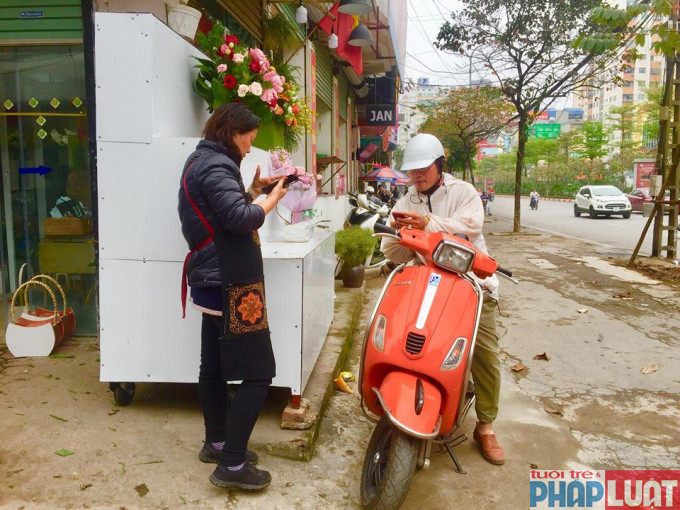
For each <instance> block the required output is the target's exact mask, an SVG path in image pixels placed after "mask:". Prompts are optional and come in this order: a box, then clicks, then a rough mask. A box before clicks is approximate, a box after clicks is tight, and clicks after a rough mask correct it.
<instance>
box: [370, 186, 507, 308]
mask: <svg viewBox="0 0 680 510" xmlns="http://www.w3.org/2000/svg"><path fill="white" fill-rule="evenodd" d="M429 198H430V205H429V206H428V197H427V196H426V195H423V194H422V193H418V192H417V191H416V189H415V188H414V187H410V188H409V190H408V192H407V193H406V194H405V195H404V196H403V197H401V198H400V199H399V200H398V201H397V203H396V204H395V205H394V207H393V208H392V210H393V211H404V212H408V211H410V212H416V213H418V214H421V215H428V216H429V217H430V222H429V223H428V224H427V227H426V228H425V230H427V231H429V232H446V233H448V234H456V233H462V234H465V235H467V236H468V238H469V239H470V242H471V243H472V244H473V245H474V247H475V248H476V249H477V250H479V251H481V252H483V253H486V254H488V253H489V252H488V251H487V249H486V242H485V241H484V235H483V234H482V226H483V225H484V208H483V206H482V201H481V199H480V198H479V194H478V193H477V191H476V190H475V188H474V187H473V186H472V184H470V183H468V182H465V181H461V180H460V179H456V178H455V177H453V176H451V175H450V174H446V173H445V174H444V184H443V185H442V186H440V187H439V188H438V189H437V191H435V192H434V193H433V194H432V195H431V196H430V197H429ZM430 207H431V209H432V210H430ZM392 221H394V217H393V216H392V214H390V217H389V218H388V220H387V224H388V225H390V224H391V222H392ZM380 249H381V250H382V252H383V253H384V254H385V256H386V257H387V258H388V259H390V260H392V261H393V262H397V263H403V262H408V261H410V260H411V259H412V258H413V256H414V253H413V252H412V251H411V250H409V249H408V248H405V247H403V246H400V245H399V244H397V242H396V241H395V240H393V239H389V238H383V240H382V243H381V245H380ZM473 276H474V275H473ZM475 279H476V280H477V281H479V283H480V284H481V286H482V287H483V288H484V289H486V290H488V291H489V293H490V294H491V296H492V297H493V298H494V299H498V277H497V276H496V275H493V276H491V277H489V278H485V279H483V280H482V279H479V278H476V277H475Z"/></svg>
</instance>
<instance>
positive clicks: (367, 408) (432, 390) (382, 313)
mask: <svg viewBox="0 0 680 510" xmlns="http://www.w3.org/2000/svg"><path fill="white" fill-rule="evenodd" d="M375 231H376V235H378V236H380V237H385V236H388V237H393V238H394V239H396V240H398V242H399V243H400V244H401V245H402V246H405V247H407V248H410V249H411V250H414V251H416V252H417V253H419V254H420V255H421V257H422V258H423V259H424V261H425V263H424V265H420V266H408V267H406V266H405V265H404V264H402V265H400V266H398V267H397V268H396V269H395V270H394V271H393V272H392V273H391V274H390V276H389V277H388V279H387V281H386V282H385V286H384V288H383V290H382V294H381V295H380V298H379V299H378V303H377V304H376V307H375V309H374V311H373V315H372V316H371V320H370V322H369V325H368V327H367V329H366V336H365V338H364V345H363V352H362V356H361V371H360V377H359V391H360V394H361V405H362V409H363V411H364V413H365V414H366V416H367V417H369V418H370V419H372V420H374V421H377V425H376V427H375V429H374V430H373V434H372V435H371V438H370V441H369V444H368V448H367V450H366V455H365V458H364V464H363V469H362V473H361V503H362V505H363V507H364V508H370V509H375V508H380V509H384V510H388V509H396V508H399V507H400V506H401V504H402V502H403V501H404V498H405V497H406V494H407V492H408V489H409V485H410V483H411V480H412V477H413V475H414V472H415V470H416V469H421V468H428V467H429V464H430V460H429V458H430V453H431V450H432V445H433V444H435V445H439V446H440V448H441V449H443V450H446V452H448V454H449V456H450V457H451V459H452V460H453V462H454V464H455V466H456V469H457V470H458V472H460V473H464V471H463V468H462V466H461V464H460V462H459V461H458V459H457V458H456V456H455V454H454V453H453V450H452V448H453V447H454V446H456V445H458V444H460V443H462V442H463V441H465V440H467V436H466V435H465V434H458V433H457V431H458V429H459V427H460V426H461V424H462V423H463V420H464V419H465V416H466V415H467V413H468V411H469V410H470V408H471V407H472V404H473V403H474V399H475V397H474V390H473V389H472V388H471V387H470V386H472V383H470V382H468V381H469V380H470V371H471V366H472V356H473V352H474V348H475V339H476V335H477V328H478V326H479V320H480V315H481V311H482V301H483V290H482V288H481V286H480V284H479V283H478V282H477V280H475V279H474V278H473V277H472V276H470V274H468V273H469V272H470V271H471V272H472V273H474V274H475V275H476V276H477V277H479V278H486V277H489V276H491V275H493V274H494V273H496V272H498V273H499V274H503V275H506V276H508V277H511V275H512V274H511V273H510V272H509V271H506V270H504V269H502V268H500V267H499V266H498V264H497V263H496V261H495V260H494V259H492V258H491V257H489V256H488V255H485V254H484V253H482V252H479V251H477V250H476V249H475V248H474V247H473V245H472V244H471V243H470V242H469V241H468V240H467V239H466V238H465V236H463V235H462V234H457V235H455V236H453V235H449V234H445V233H442V232H437V233H435V232H425V231H422V230H416V229H409V228H406V227H404V228H402V229H401V230H399V231H397V230H394V229H392V228H389V227H385V226H382V225H380V224H377V225H376V226H375ZM461 236H462V237H461ZM513 281H514V280H513Z"/></svg>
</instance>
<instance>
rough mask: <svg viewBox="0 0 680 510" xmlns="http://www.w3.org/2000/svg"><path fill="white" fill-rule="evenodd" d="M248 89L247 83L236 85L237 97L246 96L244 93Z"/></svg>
mask: <svg viewBox="0 0 680 510" xmlns="http://www.w3.org/2000/svg"><path fill="white" fill-rule="evenodd" d="M249 90H250V87H248V85H239V86H238V97H246V94H247V93H248V91H249Z"/></svg>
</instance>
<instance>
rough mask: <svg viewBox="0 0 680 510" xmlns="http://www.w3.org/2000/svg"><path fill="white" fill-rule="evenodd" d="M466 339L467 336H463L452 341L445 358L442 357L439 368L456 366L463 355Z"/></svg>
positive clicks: (449, 368)
mask: <svg viewBox="0 0 680 510" xmlns="http://www.w3.org/2000/svg"><path fill="white" fill-rule="evenodd" d="M466 341H467V338H465V337H463V336H461V337H458V338H456V341H455V342H453V346H452V347H451V350H450V351H449V353H448V354H447V355H446V358H444V362H443V363H442V366H441V367H439V368H440V370H453V369H454V368H456V367H457V366H458V364H459V363H460V360H461V358H462V357H463V351H464V350H465V342H466Z"/></svg>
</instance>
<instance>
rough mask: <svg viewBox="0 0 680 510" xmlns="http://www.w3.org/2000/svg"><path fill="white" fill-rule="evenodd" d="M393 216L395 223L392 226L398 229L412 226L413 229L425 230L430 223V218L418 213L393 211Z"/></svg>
mask: <svg viewBox="0 0 680 510" xmlns="http://www.w3.org/2000/svg"><path fill="white" fill-rule="evenodd" d="M392 216H393V217H394V221H392V222H391V223H390V226H391V227H392V228H396V229H399V228H402V227H408V226H410V227H411V228H417V229H419V230H425V227H426V226H427V224H428V223H429V222H430V218H428V217H427V216H423V215H421V214H418V213H416V212H400V211H392Z"/></svg>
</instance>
